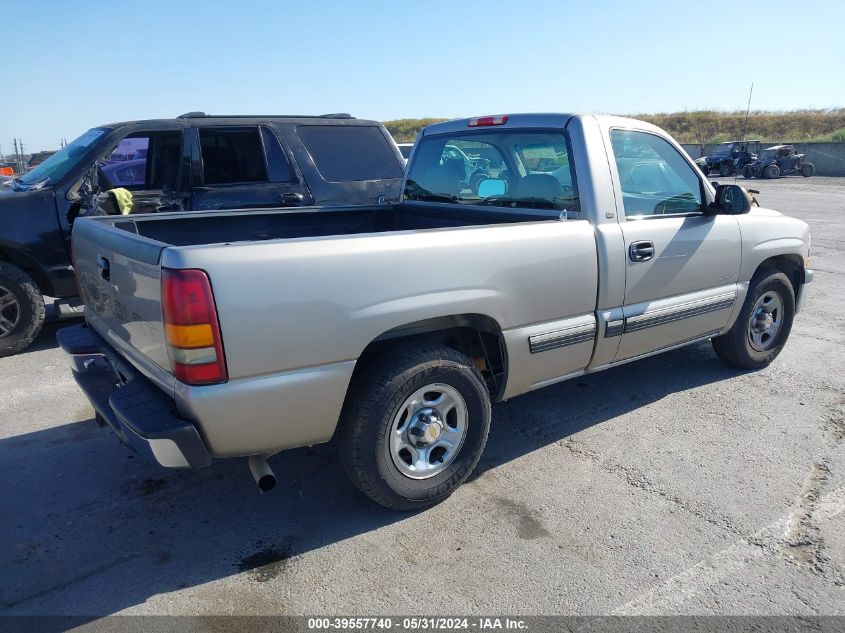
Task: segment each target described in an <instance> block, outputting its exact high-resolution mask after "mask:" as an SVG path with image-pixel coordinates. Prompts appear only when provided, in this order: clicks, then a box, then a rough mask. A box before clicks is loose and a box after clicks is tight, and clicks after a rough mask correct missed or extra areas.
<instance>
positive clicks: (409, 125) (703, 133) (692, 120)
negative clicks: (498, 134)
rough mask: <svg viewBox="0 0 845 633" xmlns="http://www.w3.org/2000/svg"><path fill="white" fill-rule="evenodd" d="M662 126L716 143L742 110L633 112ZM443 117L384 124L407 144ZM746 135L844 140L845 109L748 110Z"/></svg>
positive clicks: (736, 127) (729, 133) (738, 123)
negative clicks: (421, 129)
mask: <svg viewBox="0 0 845 633" xmlns="http://www.w3.org/2000/svg"><path fill="white" fill-rule="evenodd" d="M627 116H632V117H634V118H635V119H642V120H643V121H648V122H650V123H654V124H655V125H658V126H660V127H662V128H663V129H664V130H666V131H667V132H669V133H670V134H671V135H672V136H674V137H675V138H676V139H677V140H678V141H680V142H681V143H702V144H703V143H720V142H722V141H729V140H733V139H735V138H741V137H742V136H743V130H744V129H745V125H746V123H745V112H720V111H715V110H700V111H691V112H671V113H668V114H633V115H627ZM443 120H445V119H434V118H428V119H397V120H396V121H387V122H385V125H386V126H387V129H388V130H390V133H391V134H393V137H394V138H395V139H396V141H397V142H398V143H410V142H413V141H414V139H415V138H416V135H417V132H419V130H420V128H421V127H423V126H426V125H430V124H431V123H437V122H439V121H443ZM744 136H745V137H746V138H755V139H760V140H761V141H792V142H799V141H805V142H806V141H842V142H845V108H834V109H831V110H790V111H788V112H766V111H756V112H751V113H750V114H749V116H748V129H747V132H746V133H745V134H744Z"/></svg>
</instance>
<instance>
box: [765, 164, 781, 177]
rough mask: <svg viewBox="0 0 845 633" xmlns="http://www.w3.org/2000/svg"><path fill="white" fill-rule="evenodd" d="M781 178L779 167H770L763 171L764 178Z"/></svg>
mask: <svg viewBox="0 0 845 633" xmlns="http://www.w3.org/2000/svg"><path fill="white" fill-rule="evenodd" d="M778 176H780V167H778V166H777V165H768V166H767V167H766V168H765V169H764V170H763V178H777V177H778Z"/></svg>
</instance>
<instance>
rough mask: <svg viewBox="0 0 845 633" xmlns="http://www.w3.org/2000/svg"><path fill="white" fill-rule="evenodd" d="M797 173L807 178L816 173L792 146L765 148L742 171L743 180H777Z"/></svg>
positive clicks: (813, 167)
mask: <svg viewBox="0 0 845 633" xmlns="http://www.w3.org/2000/svg"><path fill="white" fill-rule="evenodd" d="M798 173H800V174H801V175H802V176H804V177H805V178H809V177H810V176H812V175H813V174H815V173H816V167H815V166H814V165H813V163H808V162H807V161H806V160H804V154H799V153H798V152H797V151H796V150H795V147H793V146H792V145H775V146H773V147H767V148H766V149H764V150H763V151H762V152H761V153H760V156H759V157H758V158H757V160H755V161H753V162H751V163H748V164H747V165H745V167H743V169H742V175H743V177H745V178H778V177H779V176H786V175H787V174H798Z"/></svg>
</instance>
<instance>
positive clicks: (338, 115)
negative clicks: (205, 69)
mask: <svg viewBox="0 0 845 633" xmlns="http://www.w3.org/2000/svg"><path fill="white" fill-rule="evenodd" d="M203 117H207V118H218V117H219V118H221V119H265V118H266V119H314V118H317V119H354V118H355V117H354V116H352V115H351V114H349V113H348V112H334V113H332V114H317V115H314V114H206V113H205V112H199V111H197V112H186V113H185V114H180V115H179V116H178V117H176V118H177V119H201V118H203Z"/></svg>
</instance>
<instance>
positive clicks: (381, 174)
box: [296, 125, 402, 182]
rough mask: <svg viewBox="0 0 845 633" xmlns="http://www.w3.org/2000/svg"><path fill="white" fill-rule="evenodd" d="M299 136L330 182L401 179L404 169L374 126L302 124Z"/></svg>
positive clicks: (298, 130)
mask: <svg viewBox="0 0 845 633" xmlns="http://www.w3.org/2000/svg"><path fill="white" fill-rule="evenodd" d="M296 133H297V134H298V135H299V138H300V139H301V140H302V143H303V144H304V145H305V149H307V150H308V153H309V154H310V155H311V158H312V159H314V164H315V165H316V167H317V170H318V171H319V172H320V175H321V176H322V177H323V178H324V179H325V180H326V181H327V182H346V181H360V180H380V179H382V178H401V177H402V167H401V165H400V164H399V161H398V160H397V158H396V154H395V153H394V150H393V147H391V145H390V144H389V143H388V141H387V139H386V138H385V137H384V134H382V132H381V130H380V129H379V128H377V127H375V126H371V125H300V126H299V127H297V129H296Z"/></svg>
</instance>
